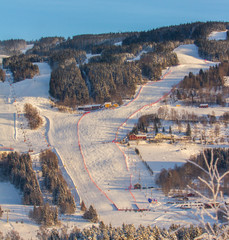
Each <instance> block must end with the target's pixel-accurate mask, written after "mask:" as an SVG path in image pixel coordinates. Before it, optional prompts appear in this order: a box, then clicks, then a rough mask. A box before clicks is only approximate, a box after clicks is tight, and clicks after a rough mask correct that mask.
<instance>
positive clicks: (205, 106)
mask: <svg viewBox="0 0 229 240" xmlns="http://www.w3.org/2000/svg"><path fill="white" fill-rule="evenodd" d="M199 108H208V104H207V103H201V104H200V105H199Z"/></svg>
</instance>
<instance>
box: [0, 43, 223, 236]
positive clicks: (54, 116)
mask: <svg viewBox="0 0 229 240" xmlns="http://www.w3.org/2000/svg"><path fill="white" fill-rule="evenodd" d="M174 52H176V53H177V55H178V59H179V65H178V66H174V67H170V68H167V69H165V70H163V77H162V79H161V80H160V81H158V82H148V83H146V84H145V85H144V86H143V87H142V88H140V90H139V94H137V95H136V98H135V99H134V100H132V101H129V102H126V104H125V105H123V106H120V107H118V108H116V109H105V110H100V111H95V112H91V113H87V114H85V115H82V114H80V113H78V112H73V113H64V112H59V111H58V110H57V109H56V108H52V107H51V104H50V100H49V93H48V90H49V79H50V73H51V69H50V67H49V66H48V64H47V63H36V64H37V65H38V67H39V69H40V75H39V76H35V77H34V79H27V80H24V81H22V82H18V83H15V84H11V83H12V79H11V75H10V74H7V81H6V82H5V83H0V101H1V104H0V131H1V136H0V144H1V145H2V146H3V147H13V148H15V149H16V150H17V151H20V152H25V151H28V150H29V149H33V153H32V155H34V156H35V155H36V154H38V153H39V152H40V151H41V149H43V150H44V149H47V148H51V149H52V150H53V151H54V152H56V153H57V155H58V157H59V161H60V167H61V170H62V172H63V174H64V176H65V178H66V180H67V182H68V184H69V186H70V188H71V191H72V193H73V196H74V197H75V201H76V203H77V206H79V202H80V201H81V200H83V201H84V202H85V204H86V206H87V207H89V205H90V204H92V205H93V206H94V207H95V209H96V210H97V212H98V214H99V217H100V219H101V220H103V221H104V222H105V223H107V224H109V223H111V224H112V225H114V226H120V225H121V224H122V223H123V222H124V223H133V224H135V225H136V226H138V225H140V224H143V225H153V224H158V225H160V226H165V227H166V226H169V225H170V224H171V223H175V224H176V223H177V224H181V223H184V224H187V223H195V221H194V220H193V219H190V212H189V211H185V210H181V209H179V208H176V207H174V206H168V205H167V204H166V202H167V199H166V198H165V197H164V195H163V194H162V192H161V191H160V190H158V189H156V188H154V189H152V192H151V190H150V189H145V190H133V189H132V190H131V191H130V189H129V187H130V186H131V185H132V186H133V185H134V184H135V183H137V182H139V181H140V182H141V184H142V186H147V187H152V186H154V187H156V186H155V183H154V177H155V175H153V176H151V175H150V173H149V172H148V170H147V169H146V167H145V165H144V164H143V163H142V161H141V159H140V158H139V156H137V155H136V153H135V151H134V149H135V147H137V148H139V150H140V153H141V155H142V157H143V159H145V160H146V161H147V162H148V163H149V164H150V166H151V167H152V170H153V171H155V173H156V172H158V171H160V169H161V168H164V167H165V168H169V167H173V166H174V165H175V164H177V165H179V164H182V163H183V162H185V161H186V160H187V159H188V158H189V156H190V155H192V154H194V153H197V152H198V151H199V150H200V147H197V146H194V145H191V146H189V145H188V146H181V145H172V144H167V143H164V144H161V145H146V144H144V142H139V145H138V146H135V145H131V146H130V147H127V146H126V145H120V144H118V143H116V141H118V140H121V139H123V138H124V137H125V136H126V134H127V133H128V132H129V131H130V130H131V129H132V127H133V125H134V123H136V122H137V120H138V118H139V117H140V116H141V115H143V114H149V113H154V112H156V111H157V109H158V108H159V107H160V106H161V105H162V104H164V103H161V102H160V101H159V100H163V99H164V97H165V96H166V95H167V94H168V93H169V92H170V91H171V88H173V87H174V86H176V85H177V84H178V83H179V82H180V81H181V80H182V79H183V77H184V76H185V75H188V73H189V72H193V73H198V72H199V70H200V69H201V68H202V69H207V68H209V66H212V65H215V64H217V63H213V62H209V61H205V60H203V59H201V58H200V57H199V55H198V49H197V47H196V46H195V45H192V44H191V45H182V46H179V47H178V48H176V49H175V50H174ZM92 56H96V55H91V54H90V55H89V54H87V59H89V58H90V57H92ZM97 56H98V55H97ZM138 57H140V56H138ZM25 103H31V104H32V105H34V106H36V107H37V108H38V111H39V112H40V114H41V116H42V117H43V120H44V124H43V126H42V127H41V128H40V129H38V130H35V131H32V130H30V129H28V126H27V122H26V119H25V118H24V116H23V114H22V113H23V106H24V104H25ZM217 109H218V108H208V109H195V110H197V111H201V112H205V113H211V112H212V110H214V111H215V112H216V114H222V113H223V112H225V111H226V109H225V108H221V109H220V110H219V111H218V112H217ZM25 139H26V141H24V140H25ZM114 140H115V141H114ZM185 148H186V149H185ZM34 159H35V158H34ZM0 188H1V187H0ZM150 194H151V195H152V197H154V198H157V200H158V204H149V203H148V201H147V196H149V195H150ZM9 196H11V193H10V195H9ZM12 196H13V194H12ZM15 199H16V198H15ZM0 200H1V198H0ZM15 201H16V200H15ZM0 204H1V202H0ZM17 204H18V205H17ZM17 204H16V206H17V207H16V208H17V209H18V213H19V212H20V214H24V215H23V216H24V217H23V219H24V222H26V223H24V224H23V229H24V230H22V226H21V225H20V224H16V223H15V224H14V225H13V227H14V229H15V230H18V231H20V232H21V233H23V231H24V233H26V235H25V234H22V236H23V237H24V236H26V238H27V239H29V238H31V235H30V234H28V235H27V232H30V231H33V232H34V233H33V237H34V236H35V232H36V230H34V229H37V230H38V226H37V225H36V224H34V223H33V222H32V221H30V220H29V219H28V218H26V213H27V212H28V210H27V209H29V207H24V206H22V205H20V203H19V202H18V203H17ZM116 207H117V208H119V209H121V210H125V209H135V210H137V209H138V208H141V209H142V208H144V209H151V211H147V212H134V211H127V212H126V211H117V210H116ZM16 208H15V212H16ZM25 208H26V210H25ZM81 214H82V213H81V212H80V211H79V210H77V212H76V214H75V215H73V216H71V217H69V216H62V219H63V222H64V224H66V222H68V224H69V226H72V227H73V225H75V226H77V227H80V228H82V227H84V226H88V225H89V224H88V223H87V222H86V221H84V220H83V219H82V217H81ZM11 218H12V219H13V221H14V222H15V221H16V219H18V217H17V214H15V215H14V214H12V215H11ZM1 221H3V220H1ZM4 221H5V222H4V224H0V225H1V227H2V226H3V225H4V226H5V225H7V223H6V220H4ZM3 228H4V227H3ZM0 231H2V230H1V229H0Z"/></svg>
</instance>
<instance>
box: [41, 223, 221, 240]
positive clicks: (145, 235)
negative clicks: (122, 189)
mask: <svg viewBox="0 0 229 240" xmlns="http://www.w3.org/2000/svg"><path fill="white" fill-rule="evenodd" d="M214 229H215V228H214ZM67 230H68V229H62V231H57V230H56V229H53V230H50V231H48V230H46V229H41V231H39V233H38V234H37V236H38V238H39V239H41V240H53V239H59V240H73V239H80V240H82V239H93V240H101V239H104V240H105V239H112V240H121V239H126V240H127V239H130V240H139V239H143V240H148V239H155V240H160V239H168V240H170V239H171V240H175V239H176V240H194V239H197V237H199V236H200V235H202V234H203V233H205V232H206V230H205V229H204V228H203V227H200V226H193V225H190V226H182V225H176V224H172V225H171V226H170V227H169V228H168V229H165V228H160V227H158V226H143V225H140V226H138V227H135V226H134V225H133V224H123V225H122V226H121V227H113V226H112V225H111V224H110V225H105V224H104V223H103V222H100V224H99V225H98V226H94V225H93V226H92V227H88V228H85V229H82V230H81V229H79V228H77V227H75V228H74V229H73V230H72V231H70V232H68V231H67ZM216 231H217V230H216ZM200 239H203V238H200Z"/></svg>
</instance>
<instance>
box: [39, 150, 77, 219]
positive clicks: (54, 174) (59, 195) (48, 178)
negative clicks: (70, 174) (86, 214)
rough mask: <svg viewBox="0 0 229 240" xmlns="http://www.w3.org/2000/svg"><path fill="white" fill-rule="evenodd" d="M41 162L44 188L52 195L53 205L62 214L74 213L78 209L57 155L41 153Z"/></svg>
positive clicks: (49, 152)
mask: <svg viewBox="0 0 229 240" xmlns="http://www.w3.org/2000/svg"><path fill="white" fill-rule="evenodd" d="M40 161H41V164H42V176H43V177H44V186H45V188H46V189H47V190H48V191H49V192H50V193H52V197H53V200H52V202H53V204H56V205H57V206H58V207H59V208H60V212H61V213H67V214H72V213H74V212H75V209H76V205H75V201H74V198H73V196H72V194H71V191H70V190H69V188H68V185H67V183H66V181H65V179H64V177H63V176H62V173H61V171H60V169H59V166H58V158H57V156H56V154H55V153H54V152H52V151H51V150H45V151H43V152H41V153H40Z"/></svg>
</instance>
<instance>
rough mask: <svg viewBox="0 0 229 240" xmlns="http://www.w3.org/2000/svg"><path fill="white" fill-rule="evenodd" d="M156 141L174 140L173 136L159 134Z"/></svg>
mask: <svg viewBox="0 0 229 240" xmlns="http://www.w3.org/2000/svg"><path fill="white" fill-rule="evenodd" d="M154 139H155V140H172V139H174V136H173V135H165V134H163V133H158V134H157V135H156V136H155V138H154Z"/></svg>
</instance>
